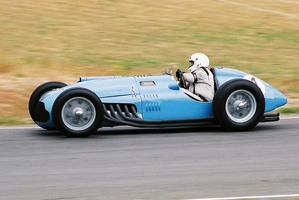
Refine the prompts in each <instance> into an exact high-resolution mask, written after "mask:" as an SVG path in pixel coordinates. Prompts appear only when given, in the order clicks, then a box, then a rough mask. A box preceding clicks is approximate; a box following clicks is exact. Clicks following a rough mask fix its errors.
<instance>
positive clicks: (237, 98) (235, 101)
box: [225, 90, 257, 123]
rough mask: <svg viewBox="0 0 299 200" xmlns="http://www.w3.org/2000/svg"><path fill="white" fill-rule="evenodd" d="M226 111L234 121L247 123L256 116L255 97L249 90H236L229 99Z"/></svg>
mask: <svg viewBox="0 0 299 200" xmlns="http://www.w3.org/2000/svg"><path fill="white" fill-rule="evenodd" d="M225 109H226V113H227V115H228V117H229V118H230V119H231V120H232V121H234V122H237V123H244V122H247V121H248V120H250V119H251V118H252V117H253V116H254V114H255V111H256V109H257V105H256V100H255V97H254V95H253V94H252V93H251V92H249V91H247V90H236V91H234V92H233V93H232V94H231V95H230V96H229V97H228V98H227V100H226V104H225Z"/></svg>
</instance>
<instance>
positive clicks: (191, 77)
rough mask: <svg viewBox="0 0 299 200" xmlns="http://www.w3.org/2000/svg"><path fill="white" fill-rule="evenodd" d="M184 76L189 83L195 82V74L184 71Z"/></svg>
mask: <svg viewBox="0 0 299 200" xmlns="http://www.w3.org/2000/svg"><path fill="white" fill-rule="evenodd" d="M183 76H184V79H185V80H186V81H187V82H189V83H193V82H194V76H193V75H192V74H191V73H184V74H183Z"/></svg>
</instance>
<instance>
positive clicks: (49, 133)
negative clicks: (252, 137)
mask: <svg viewBox="0 0 299 200" xmlns="http://www.w3.org/2000/svg"><path fill="white" fill-rule="evenodd" d="M274 129H277V126H275V125H274V124H272V125H268V124H267V125H266V124H259V125H258V126H256V127H255V128H254V129H252V130H250V131H243V132H229V131H226V130H224V129H223V128H221V127H220V126H218V125H213V126H200V127H172V128H135V127H130V126H118V127H112V128H100V129H99V130H98V131H97V132H96V133H94V134H93V135H91V136H89V137H88V138H100V137H102V136H113V135H116V136H117V135H140V134H147V135H159V134H169V135H170V134H182V133H184V134H185V133H187V134H188V133H192V134H219V135H223V134H225V135H231V134H244V135H247V134H260V133H262V132H265V131H266V132H268V131H271V130H274ZM34 135H40V136H46V137H61V138H68V137H66V136H65V135H64V134H63V133H61V132H59V131H57V130H42V129H41V130H36V131H34Z"/></svg>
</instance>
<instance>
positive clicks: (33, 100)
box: [28, 81, 66, 122]
mask: <svg viewBox="0 0 299 200" xmlns="http://www.w3.org/2000/svg"><path fill="white" fill-rule="evenodd" d="M64 86H66V84H65V83H61V82H56V81H53V82H47V83H44V84H42V85H40V86H38V87H37V88H36V89H35V90H34V91H33V92H32V94H31V96H30V99H29V106H28V107H29V113H30V116H31V118H32V120H33V121H34V122H35V121H36V117H35V108H36V105H37V103H38V102H39V100H40V99H41V98H42V96H43V95H44V94H46V93H47V92H49V91H51V90H54V89H58V88H62V87H64Z"/></svg>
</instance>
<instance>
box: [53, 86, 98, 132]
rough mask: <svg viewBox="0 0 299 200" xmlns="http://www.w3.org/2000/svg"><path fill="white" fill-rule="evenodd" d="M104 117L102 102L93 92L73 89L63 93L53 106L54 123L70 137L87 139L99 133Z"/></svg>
mask: <svg viewBox="0 0 299 200" xmlns="http://www.w3.org/2000/svg"><path fill="white" fill-rule="evenodd" d="M103 117H104V111H103V106H102V103H101V100H100V99H99V98H98V96H97V95H96V94H94V93H93V92H91V91H89V90H87V89H83V88H73V89H69V90H66V91H65V92H63V93H62V94H61V95H60V96H59V97H58V98H57V99H56V101H55V103H54V106H53V122H54V125H55V126H56V127H57V129H58V130H60V131H61V132H63V133H64V134H66V135H67V136H70V137H87V136H89V135H91V134H92V133H94V132H95V131H97V129H98V128H99V126H100V125H101V123H102V120H103Z"/></svg>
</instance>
